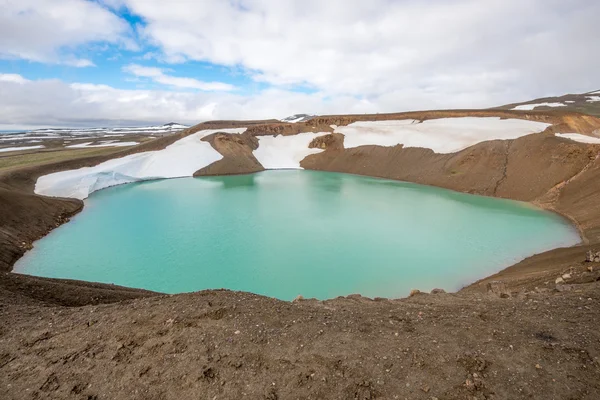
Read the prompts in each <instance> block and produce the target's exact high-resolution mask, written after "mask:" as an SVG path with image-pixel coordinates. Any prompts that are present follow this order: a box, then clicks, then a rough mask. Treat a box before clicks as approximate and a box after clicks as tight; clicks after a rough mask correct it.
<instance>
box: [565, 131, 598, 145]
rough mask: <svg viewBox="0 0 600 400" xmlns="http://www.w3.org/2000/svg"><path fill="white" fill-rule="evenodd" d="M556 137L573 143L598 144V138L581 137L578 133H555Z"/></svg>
mask: <svg viewBox="0 0 600 400" xmlns="http://www.w3.org/2000/svg"><path fill="white" fill-rule="evenodd" d="M554 135H555V136H557V137H561V138H565V139H570V140H573V141H575V142H580V143H589V144H600V138H597V137H592V136H586V135H582V134H580V133H555V134H554Z"/></svg>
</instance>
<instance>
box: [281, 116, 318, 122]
mask: <svg viewBox="0 0 600 400" xmlns="http://www.w3.org/2000/svg"><path fill="white" fill-rule="evenodd" d="M313 117H314V115H309V114H295V115H291V116H289V117H287V118H284V119H281V120H280V121H281V122H289V123H292V124H295V123H296V122H305V121H308V120H310V119H311V118H313Z"/></svg>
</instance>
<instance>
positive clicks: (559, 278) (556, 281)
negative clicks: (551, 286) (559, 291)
mask: <svg viewBox="0 0 600 400" xmlns="http://www.w3.org/2000/svg"><path fill="white" fill-rule="evenodd" d="M554 283H556V284H557V285H560V284H563V283H565V280H564V279H563V278H562V277H560V276H559V277H558V278H556V280H555V281H554Z"/></svg>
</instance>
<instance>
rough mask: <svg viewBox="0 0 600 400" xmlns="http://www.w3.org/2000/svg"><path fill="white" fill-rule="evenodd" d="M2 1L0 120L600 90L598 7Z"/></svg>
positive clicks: (217, 112)
mask: <svg viewBox="0 0 600 400" xmlns="http://www.w3.org/2000/svg"><path fill="white" fill-rule="evenodd" d="M0 7H2V10H1V11H2V13H0V129H3V128H8V129H10V128H16V127H30V126H31V127H33V126H49V125H53V126H54V125H60V126H84V125H91V124H97V123H99V121H100V122H102V123H104V124H107V125H119V124H145V123H156V122H163V121H165V122H168V121H172V120H176V121H179V122H182V123H194V122H198V121H202V120H207V119H260V118H282V117H285V116H287V115H289V114H294V113H314V114H327V113H364V112H391V111H403V110H417V109H436V108H461V107H462V108H477V107H490V106H496V105H501V104H506V103H511V102H515V101H523V100H528V99H532V98H536V97H542V96H548V95H561V94H564V93H568V92H570V93H578V92H587V91H590V90H596V89H600V83H598V78H597V72H596V70H597V68H596V66H597V65H598V63H599V62H600V55H598V54H597V53H596V52H592V51H590V48H592V47H593V46H594V45H595V43H597V41H598V39H600V34H599V32H598V30H597V29H595V24H596V21H595V16H597V15H600V3H599V2H597V1H592V0H573V1H572V2H568V4H567V3H565V2H563V1H558V0H528V1H526V2H523V1H521V0H502V1H500V0H486V1H479V0H477V1H476V0H445V1H441V0H431V1H428V2H422V1H416V0H372V1H369V2H364V1H360V0H344V1H342V0H330V1H328V2H322V1H318V0H281V1H277V2H273V1H270V0H231V1H223V0H199V1H195V2H190V1H183V0H182V1H177V0H175V1H170V2H164V1H158V0H95V1H92V0H5V1H4V2H3V3H2V5H0ZM557 54H560V57H556V55H557Z"/></svg>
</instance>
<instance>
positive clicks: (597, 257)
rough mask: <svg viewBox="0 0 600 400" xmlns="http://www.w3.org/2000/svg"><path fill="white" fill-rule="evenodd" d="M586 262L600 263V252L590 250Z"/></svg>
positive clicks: (586, 255)
mask: <svg viewBox="0 0 600 400" xmlns="http://www.w3.org/2000/svg"><path fill="white" fill-rule="evenodd" d="M585 261H587V262H600V251H592V250H589V251H588V252H587V253H586V254H585Z"/></svg>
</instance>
